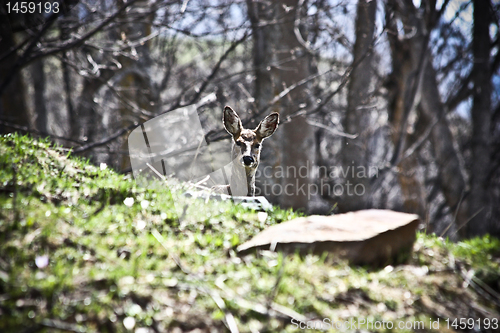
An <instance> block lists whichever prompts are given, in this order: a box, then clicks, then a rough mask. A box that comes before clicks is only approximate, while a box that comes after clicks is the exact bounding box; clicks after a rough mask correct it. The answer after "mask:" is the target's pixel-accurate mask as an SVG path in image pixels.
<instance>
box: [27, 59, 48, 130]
mask: <svg viewBox="0 0 500 333" xmlns="http://www.w3.org/2000/svg"><path fill="white" fill-rule="evenodd" d="M31 77H32V78H33V86H34V87H33V88H34V103H35V105H34V108H33V110H34V112H35V126H36V129H37V130H38V131H39V132H40V134H41V135H42V136H46V135H47V134H48V132H49V128H48V114H47V106H46V104H45V103H46V99H45V86H46V79H45V71H44V66H43V59H41V58H40V59H37V60H35V61H34V62H33V64H32V65H31Z"/></svg>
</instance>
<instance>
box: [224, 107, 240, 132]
mask: <svg viewBox="0 0 500 333" xmlns="http://www.w3.org/2000/svg"><path fill="white" fill-rule="evenodd" d="M222 122H223V123H224V128H225V129H226V131H227V132H228V133H229V134H231V135H232V136H233V137H235V138H237V137H239V136H240V134H241V130H242V129H243V126H242V125H241V120H240V117H238V115H237V114H236V112H234V110H233V109H231V107H229V106H226V107H225V108H224V115H223V116H222Z"/></svg>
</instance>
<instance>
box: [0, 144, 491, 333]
mask: <svg viewBox="0 0 500 333" xmlns="http://www.w3.org/2000/svg"><path fill="white" fill-rule="evenodd" d="M127 198H133V204H132V205H131V206H130V207H129V206H127V205H125V203H124V201H125V200H126V199H127ZM182 200H183V202H176V204H181V205H187V207H188V212H189V213H188V214H186V215H185V218H183V219H182V220H179V219H178V218H177V216H176V214H175V209H174V203H173V201H172V198H171V196H170V193H169V191H168V189H166V188H164V187H160V188H156V189H154V190H153V189H145V188H141V187H139V186H137V185H136V184H135V182H134V180H133V179H131V177H130V176H123V175H119V174H116V173H115V172H113V171H111V170H108V169H105V170H101V169H100V168H98V167H95V166H93V165H91V164H89V163H88V162H86V161H84V160H81V159H77V158H74V157H71V156H67V154H65V153H64V151H63V150H62V149H60V148H57V147H53V146H51V144H50V143H49V142H47V141H36V140H33V139H31V138H29V137H25V136H18V135H7V136H2V137H0V332H23V331H26V332H59V331H63V332H66V331H68V332H71V331H73V332H128V331H132V332H134V331H135V332H137V333H144V332H155V331H157V332H181V331H182V332H189V331H193V330H195V329H199V330H200V331H201V332H224V331H228V329H227V327H226V325H228V322H229V323H230V322H232V321H233V320H234V322H235V323H236V325H237V326H238V329H239V331H240V332H252V331H260V332H297V331H301V330H300V329H297V326H296V325H294V324H293V323H292V322H291V317H290V316H291V315H292V316H297V315H301V316H302V317H303V318H306V319H308V320H312V319H318V320H322V319H323V318H329V320H331V321H339V320H342V321H346V320H347V321H349V320H351V321H353V320H354V321H357V322H358V323H359V321H362V320H367V321H368V322H371V323H372V325H373V323H375V322H376V321H385V322H391V323H393V325H394V328H393V329H392V330H391V329H388V328H387V327H386V328H385V329H384V328H376V327H371V326H368V327H367V326H366V325H365V326H361V327H360V329H365V330H367V331H377V332H385V331H395V332H402V331H408V332H410V331H412V330H411V329H405V330H400V329H397V325H398V323H399V322H403V323H406V322H411V323H413V322H418V321H422V322H423V323H424V324H425V329H424V331H431V330H430V329H429V320H430V319H431V318H433V319H437V318H441V328H440V330H436V331H442V328H443V327H444V326H443V325H444V324H443V319H445V318H450V319H451V318H461V317H463V318H471V317H472V318H479V319H481V318H485V317H489V318H492V317H498V313H499V311H500V306H499V305H498V302H499V301H500V300H499V299H498V298H496V299H495V295H498V294H495V293H498V292H499V291H500V285H499V281H500V273H499V272H500V242H499V240H498V239H495V238H492V237H489V236H485V237H483V238H476V239H473V240H469V241H466V242H460V243H450V242H448V241H446V240H442V239H439V238H437V237H435V236H432V235H425V234H418V236H417V242H416V244H415V248H414V253H413V255H412V258H411V259H410V261H409V263H408V264H406V265H400V266H396V267H391V266H388V267H385V268H382V269H372V268H367V267H353V266H349V265H348V264H347V263H345V262H342V261H339V262H335V263H329V262H325V260H324V257H319V256H312V255H311V256H306V257H299V256H295V255H289V256H284V255H282V254H276V253H272V252H268V251H264V252H262V253H261V254H260V255H248V256H245V257H238V255H237V253H236V247H237V246H238V245H239V244H241V243H243V242H245V241H246V240H248V239H250V238H251V237H252V236H253V235H255V234H256V233H258V232H259V231H261V230H263V229H264V228H266V227H267V226H270V225H273V224H276V223H280V222H282V221H285V220H289V219H291V218H294V217H297V216H298V214H297V213H295V212H293V211H290V210H280V209H278V208H275V209H274V211H273V212H270V213H269V215H268V217H267V219H266V220H265V221H262V219H259V216H258V214H257V213H256V212H254V211H252V210H247V209H243V208H241V207H238V206H235V205H232V204H231V203H227V202H215V201H214V202H212V201H210V202H208V203H205V201H203V200H199V199H192V198H184V199H182ZM184 200H185V201H184ZM130 201H131V199H127V203H128V202H130ZM45 259H48V264H47V265H46V266H45V265H44V262H43V261H44V260H45ZM295 323H296V322H295ZM132 324H133V325H132ZM358 326H359V324H358ZM127 327H128V328H127ZM313 331H318V330H311V332H313ZM330 331H337V330H330ZM346 331H353V330H346Z"/></svg>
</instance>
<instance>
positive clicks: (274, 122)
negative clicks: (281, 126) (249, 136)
mask: <svg viewBox="0 0 500 333" xmlns="http://www.w3.org/2000/svg"><path fill="white" fill-rule="evenodd" d="M279 120H280V116H279V114H278V113H277V112H274V113H271V114H270V115H269V116H267V117H266V118H264V120H262V121H261V122H260V124H259V126H257V128H256V129H255V133H257V136H258V137H259V138H260V139H261V140H263V139H265V138H268V137H270V136H271V135H273V133H274V132H275V131H276V129H277V128H278V122H279Z"/></svg>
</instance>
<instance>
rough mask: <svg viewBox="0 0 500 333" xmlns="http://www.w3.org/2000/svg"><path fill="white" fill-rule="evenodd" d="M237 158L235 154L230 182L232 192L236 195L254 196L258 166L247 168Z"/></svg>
mask: <svg viewBox="0 0 500 333" xmlns="http://www.w3.org/2000/svg"><path fill="white" fill-rule="evenodd" d="M236 158H237V156H236ZM236 158H235V156H234V155H233V165H232V170H231V184H230V188H231V194H232V195H236V196H252V197H253V196H254V195H255V172H256V168H246V167H244V166H243V165H241V164H240V163H239V162H238V161H237V160H236Z"/></svg>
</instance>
